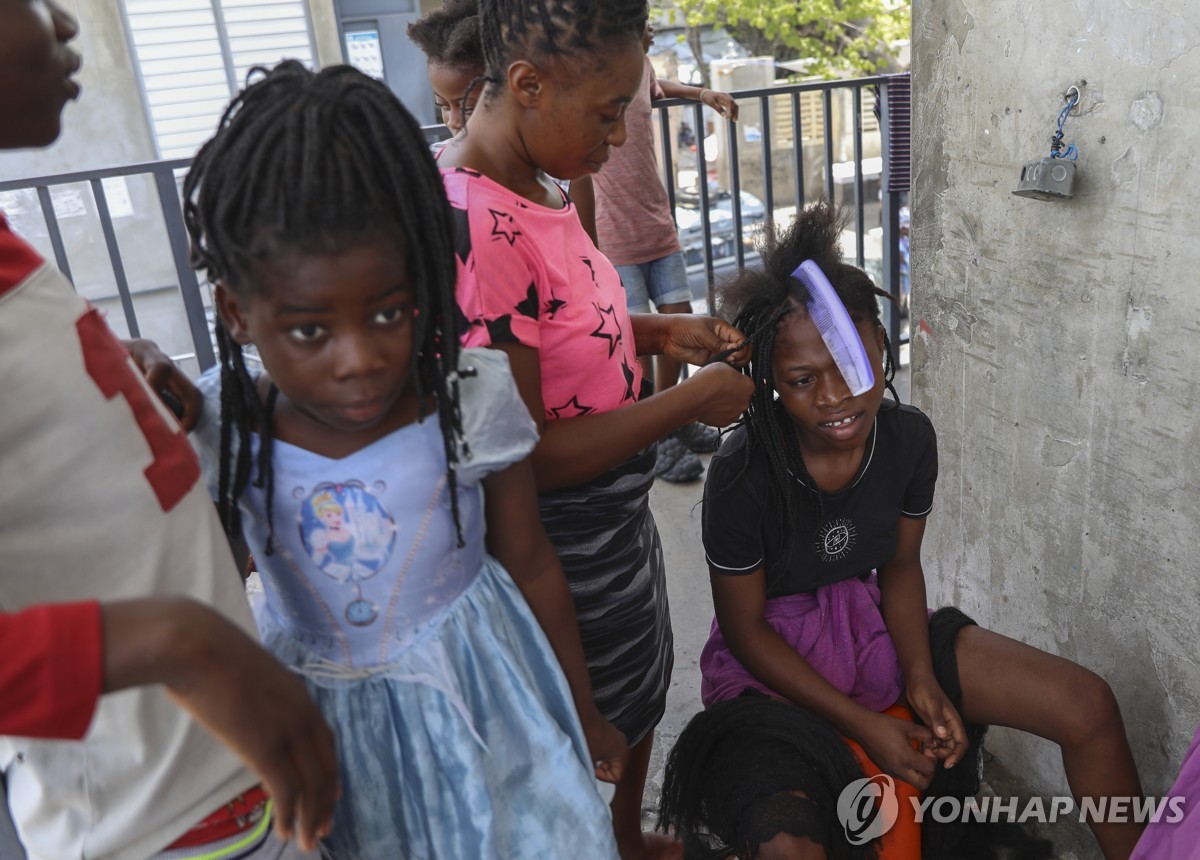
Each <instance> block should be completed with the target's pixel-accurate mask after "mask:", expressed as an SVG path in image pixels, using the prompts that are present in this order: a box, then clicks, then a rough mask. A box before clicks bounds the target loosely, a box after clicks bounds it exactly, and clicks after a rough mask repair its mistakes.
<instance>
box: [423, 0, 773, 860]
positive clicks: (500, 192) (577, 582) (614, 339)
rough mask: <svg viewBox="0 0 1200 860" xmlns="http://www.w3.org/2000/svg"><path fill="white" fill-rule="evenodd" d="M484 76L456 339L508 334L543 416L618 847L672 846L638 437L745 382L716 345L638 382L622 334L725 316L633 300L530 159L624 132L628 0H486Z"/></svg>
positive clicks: (558, 168)
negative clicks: (605, 723)
mask: <svg viewBox="0 0 1200 860" xmlns="http://www.w3.org/2000/svg"><path fill="white" fill-rule="evenodd" d="M481 9H482V14H481V26H482V37H483V46H484V55H485V59H486V61H487V62H486V72H485V78H486V80H485V82H484V87H483V89H482V91H481V95H480V99H479V103H478V105H477V107H476V109H475V112H474V113H473V114H472V115H471V118H470V119H469V120H468V122H467V129H466V132H465V133H464V134H462V135H459V136H458V137H456V138H455V139H454V140H453V141H451V142H450V144H449V145H448V146H447V147H446V148H445V149H444V150H443V151H442V153H441V156H440V160H439V164H440V165H441V167H442V176H443V179H444V181H445V185H446V189H447V192H448V194H449V197H450V202H451V205H452V206H453V207H454V209H455V213H454V214H455V219H456V226H457V227H458V230H457V238H456V243H455V249H456V251H457V253H458V257H459V284H458V297H459V304H460V306H461V308H462V310H463V312H464V315H465V317H466V321H465V323H464V325H465V327H466V331H465V335H466V337H465V342H466V343H467V344H468V345H471V346H475V345H488V346H491V347H493V348H495V349H497V350H501V351H503V352H505V353H507V355H508V357H509V360H510V362H511V364H512V368H513V375H514V377H515V378H516V381H517V387H518V388H519V389H520V390H521V394H522V396H523V397H524V399H525V402H526V404H527V406H528V408H529V413H530V414H531V415H532V416H533V418H534V420H535V421H536V422H537V424H538V426H539V428H540V430H541V441H540V442H539V443H538V445H537V447H536V448H535V449H534V453H533V458H532V460H533V467H534V474H535V477H536V479H537V486H538V489H539V491H540V493H541V496H540V500H539V501H540V508H541V514H542V521H543V523H545V526H546V530H547V532H548V533H549V535H550V539H551V541H552V542H553V543H554V546H555V548H556V549H557V551H558V554H559V557H560V558H561V559H562V562H563V568H564V570H565V571H566V574H567V579H568V581H569V582H570V585H571V591H572V594H573V596H574V598H575V606H576V610H577V613H578V617H579V624H580V628H581V632H582V636H583V645H584V650H585V652H586V654H587V658H588V668H589V670H590V672H591V677H592V687H593V690H594V692H595V696H596V701H597V704H598V705H599V706H600V709H601V711H602V712H603V713H604V715H605V716H606V717H608V718H609V719H610V720H612V721H613V723H614V724H615V725H616V726H617V728H619V729H621V731H623V732H624V733H625V735H626V736H627V737H628V738H629V741H630V743H631V744H632V745H633V749H632V752H631V755H630V761H629V764H628V766H627V767H626V776H625V778H624V779H623V780H622V781H621V782H620V783H618V785H617V791H616V796H615V798H614V801H613V815H614V824H615V827H616V833H617V841H618V845H619V847H620V850H621V854H622V856H623V857H625V858H627V860H628V858H635V857H644V856H659V855H661V854H662V853H664V852H674V851H678V845H677V844H676V845H672V844H669V843H667V842H666V841H665V840H661V838H659V839H655V838H653V837H646V836H644V835H643V834H642V832H641V801H642V791H643V786H644V781H645V777H646V770H647V766H648V762H649V754H650V748H651V744H652V742H653V729H654V726H655V725H656V724H657V723H658V721H659V720H660V719H661V717H662V715H663V711H664V707H665V700H666V691H667V685H668V682H669V679H670V673H671V665H672V651H671V649H672V638H671V627H670V616H669V614H668V608H667V594H666V580H665V577H664V572H663V561H662V548H661V544H660V542H659V538H658V532H657V529H656V528H655V525H654V519H653V517H652V516H651V514H650V509H649V496H648V493H649V489H650V485H651V483H652V481H653V478H654V461H655V446H654V443H655V442H656V441H657V440H658V439H661V438H663V437H664V436H666V435H667V434H668V433H670V432H671V431H672V430H674V429H676V428H678V427H680V426H682V425H684V424H687V423H690V422H692V421H696V420H700V421H703V422H705V423H709V424H714V425H723V424H725V423H726V422H728V421H731V420H733V419H734V418H736V416H737V415H738V414H740V413H741V410H742V409H743V408H744V407H745V405H746V402H747V399H748V397H749V394H750V391H751V389H752V387H753V386H752V383H751V382H750V380H748V379H746V378H745V377H743V376H742V375H741V374H739V373H738V372H737V371H735V370H734V369H733V368H731V367H729V366H727V365H725V364H721V363H718V364H715V365H714V366H712V367H707V368H705V369H703V370H701V371H700V372H699V373H697V374H695V375H693V376H692V377H691V378H690V379H688V380H687V381H686V382H684V383H681V384H680V385H678V386H676V387H675V388H672V389H670V390H669V391H666V392H663V393H662V394H656V395H654V396H653V397H642V396H641V390H640V389H641V381H642V375H641V367H640V365H639V364H638V361H637V356H638V354H639V353H644V354H650V353H664V352H665V353H668V354H670V355H672V356H674V357H675V358H677V359H679V360H683V361H690V362H692V363H694V364H704V363H705V362H706V361H707V360H708V359H709V358H710V357H711V356H712V355H713V354H715V353H718V352H721V351H722V350H727V349H732V348H736V347H738V346H739V345H740V344H741V341H742V335H741V333H740V332H738V331H736V330H735V329H734V328H732V327H731V326H728V325H726V324H724V323H721V322H720V321H717V320H710V319H707V318H702V317H693V316H690V315H684V314H676V315H671V316H666V315H658V314H643V315H635V316H632V317H631V316H630V315H629V314H628V312H627V310H626V308H625V297H624V292H623V290H622V289H621V283H620V278H619V277H618V275H617V273H616V270H615V269H614V268H613V267H612V264H611V263H609V262H608V260H607V259H606V258H605V257H604V256H603V255H602V254H600V253H599V252H598V251H597V250H596V249H595V247H594V245H593V244H592V242H591V241H590V240H589V239H588V237H587V236H586V235H585V234H584V232H583V229H582V228H581V227H580V225H579V222H578V220H577V219H576V218H575V214H574V211H573V206H572V205H571V201H570V200H569V199H567V198H566V197H565V196H564V195H563V194H562V192H561V191H560V190H559V189H558V188H557V187H556V186H555V185H554V184H553V183H551V182H549V181H548V180H547V179H546V178H545V177H546V175H547V174H549V175H552V176H561V177H566V178H569V179H573V178H575V177H579V176H585V175H588V174H594V173H596V172H598V171H600V170H601V168H602V167H603V165H604V163H605V162H606V161H608V159H609V156H610V153H611V151H612V148H613V147H616V146H620V145H621V144H622V143H623V142H624V140H625V129H624V113H625V109H626V107H627V105H628V104H629V103H630V102H631V101H632V100H633V98H634V96H635V94H636V93H637V91H638V89H639V87H640V86H641V80H642V72H643V66H644V60H643V56H644V52H643V50H642V33H643V31H644V28H645V22H646V14H647V11H646V5H645V3H644V2H643V0H620V2H613V0H604V2H598V0H559V2H554V0H544V2H534V3H530V2H526V0H487V2H484V3H483V4H482V6H481Z"/></svg>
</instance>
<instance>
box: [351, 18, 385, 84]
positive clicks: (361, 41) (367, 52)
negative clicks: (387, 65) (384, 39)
mask: <svg viewBox="0 0 1200 860" xmlns="http://www.w3.org/2000/svg"><path fill="white" fill-rule="evenodd" d="M346 61H347V62H348V63H350V65H352V66H354V68H356V69H358V70H359V71H360V72H362V73H363V74H365V75H370V76H371V77H373V78H378V79H379V80H383V48H382V46H381V45H380V44H379V31H378V30H358V31H357V32H354V33H347V34H346Z"/></svg>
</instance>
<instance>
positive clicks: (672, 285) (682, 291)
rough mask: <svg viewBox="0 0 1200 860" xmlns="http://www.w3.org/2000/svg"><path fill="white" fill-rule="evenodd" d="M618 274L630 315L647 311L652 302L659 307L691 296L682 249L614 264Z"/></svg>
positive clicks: (676, 302) (686, 299) (678, 302)
mask: <svg viewBox="0 0 1200 860" xmlns="http://www.w3.org/2000/svg"><path fill="white" fill-rule="evenodd" d="M617 274H619V275H620V276H621V283H622V285H624V287H625V304H626V305H627V306H628V307H629V312H630V313H631V314H644V313H649V312H650V302H651V301H653V302H654V306H655V307H656V308H661V307H662V306H663V305H675V304H680V303H682V302H690V301H691V300H692V299H693V298H694V297H693V296H692V288H691V287H690V286H689V285H688V277H687V264H686V263H685V262H684V260H683V252H682V251H680V252H678V253H675V254H671V255H669V256H666V257H660V258H659V259H657V260H651V261H650V262H649V263H634V264H632V265H628V266H617Z"/></svg>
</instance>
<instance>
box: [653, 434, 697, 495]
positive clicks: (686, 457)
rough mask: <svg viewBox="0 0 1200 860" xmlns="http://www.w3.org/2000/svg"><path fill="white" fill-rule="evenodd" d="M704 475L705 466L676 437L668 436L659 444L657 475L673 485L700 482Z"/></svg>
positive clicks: (655, 469) (655, 470)
mask: <svg viewBox="0 0 1200 860" xmlns="http://www.w3.org/2000/svg"><path fill="white" fill-rule="evenodd" d="M703 473H704V464H703V463H701V462H700V458H699V457H697V456H696V455H695V454H694V453H692V452H691V451H689V450H688V447H687V446H686V445H684V444H683V442H681V441H680V440H678V439H676V438H675V437H674V436H668V437H667V438H666V439H664V440H662V441H661V442H659V443H658V462H656V463H655V464H654V474H655V475H657V476H658V477H660V478H662V479H663V480H664V481H670V482H671V483H672V484H687V483H690V482H692V481H695V480H698V479H699V478H700V476H701V475H702V474H703Z"/></svg>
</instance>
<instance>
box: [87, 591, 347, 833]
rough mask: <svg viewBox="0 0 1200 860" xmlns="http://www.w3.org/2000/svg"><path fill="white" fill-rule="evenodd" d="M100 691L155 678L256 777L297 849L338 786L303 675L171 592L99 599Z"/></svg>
mask: <svg viewBox="0 0 1200 860" xmlns="http://www.w3.org/2000/svg"><path fill="white" fill-rule="evenodd" d="M102 613H103V627H104V690H105V692H114V691H117V690H123V689H126V688H129V687H139V686H145V685H149V684H161V685H163V687H164V688H165V689H166V692H167V695H169V696H170V697H171V699H172V700H174V701H175V703H176V704H178V705H179V706H180V707H181V708H183V709H184V710H185V711H187V712H188V713H189V714H191V715H192V717H194V718H195V719H196V721H197V722H198V723H200V724H201V725H202V726H204V727H205V728H206V729H208V731H210V732H211V733H212V734H213V735H214V736H215V737H216V738H217V739H218V740H219V741H221V742H222V743H223V744H225V745H226V746H227V747H229V749H230V750H232V751H233V752H234V753H235V754H236V755H237V756H238V757H239V758H241V759H242V760H243V761H244V762H245V763H246V765H247V766H248V767H249V768H250V769H251V770H253V771H254V772H255V773H257V774H258V775H259V776H260V777H261V778H262V780H263V782H264V784H265V785H266V787H267V790H268V792H269V793H270V794H271V796H272V798H273V799H274V802H275V809H276V824H275V826H276V832H277V833H278V834H279V835H280V837H281V838H283V839H287V838H290V837H291V836H292V835H293V834H295V836H296V837H297V839H298V841H299V843H300V845H301V846H302V847H304V848H305V849H306V850H313V849H314V848H315V847H316V843H317V840H318V839H319V838H320V837H322V836H325V835H327V834H328V833H329V832H330V830H331V828H332V818H333V805H334V803H335V801H336V800H337V798H338V796H339V795H340V793H341V790H340V788H339V785H338V775H337V773H338V771H337V759H336V754H335V752H334V742H333V734H332V733H331V732H330V731H329V727H328V726H327V725H326V724H325V721H324V719H322V717H321V714H320V712H319V711H318V710H317V708H316V706H315V705H314V704H313V702H312V700H311V699H310V698H309V696H308V692H307V691H306V690H305V689H304V685H303V683H301V681H300V680H299V679H298V678H297V677H296V676H295V675H293V674H292V673H291V672H289V671H288V670H287V669H285V668H284V667H283V666H281V665H280V664H279V663H278V662H276V661H275V659H274V658H272V657H271V656H270V655H269V654H268V653H267V652H266V651H264V650H263V649H262V648H261V647H260V646H259V645H258V644H257V643H256V642H254V641H253V640H252V639H251V638H250V637H249V636H247V635H246V634H245V633H244V632H243V631H242V630H241V629H240V628H238V627H237V626H236V625H234V624H233V623H231V622H230V621H228V620H226V619H225V618H224V617H222V616H221V615H219V614H218V613H217V612H215V611H213V610H212V609H210V608H209V607H207V606H204V605H202V604H200V603H196V602H195V601H192V600H188V599H185V598H181V597H150V598H143V599H139V600H127V601H120V602H116V603H110V604H107V605H104V606H103V607H102Z"/></svg>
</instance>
